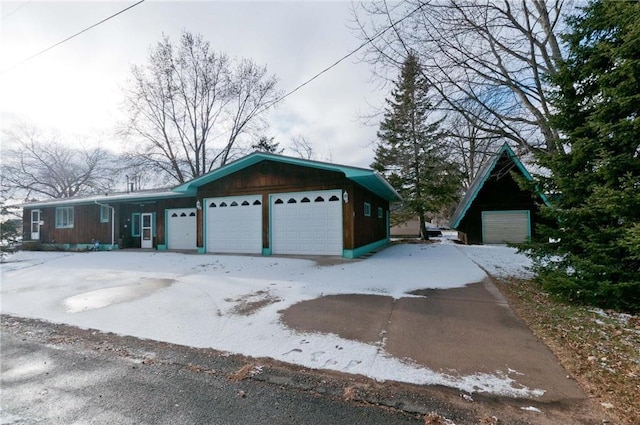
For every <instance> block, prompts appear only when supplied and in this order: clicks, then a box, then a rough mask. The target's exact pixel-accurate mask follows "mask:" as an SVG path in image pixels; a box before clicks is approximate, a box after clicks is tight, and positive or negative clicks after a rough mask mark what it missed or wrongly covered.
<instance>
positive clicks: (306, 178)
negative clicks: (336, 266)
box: [198, 161, 350, 249]
mask: <svg viewBox="0 0 640 425" xmlns="http://www.w3.org/2000/svg"><path fill="white" fill-rule="evenodd" d="M347 184H348V180H347V179H346V178H345V176H344V174H342V173H337V172H332V171H326V170H318V169H314V168H309V167H301V166H297V165H290V164H282V163H279V162H272V161H262V162H260V163H258V164H255V165H252V166H250V167H247V168H245V169H243V170H240V171H238V172H236V173H233V174H230V175H228V176H226V177H223V178H221V179H219V180H216V181H214V182H212V183H209V184H206V185H203V186H201V187H200V188H198V199H205V198H215V197H219V196H236V195H262V217H263V219H262V247H263V248H269V246H270V245H269V244H270V241H269V221H270V220H269V194H273V193H287V192H305V191H312V190H331V189H340V190H343V188H344V187H345V186H346V185H347ZM343 214H344V212H343ZM345 223H346V222H345ZM345 230H347V226H346V225H345V228H344V229H343V234H344V235H347V232H346V231H345ZM201 233H202V227H200V228H198V240H199V241H201V239H202V238H203V236H202V235H201ZM345 238H346V236H345ZM199 246H202V245H199ZM344 248H345V249H350V247H349V246H348V244H347V243H346V242H345V245H344Z"/></svg>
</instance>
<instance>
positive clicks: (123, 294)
mask: <svg viewBox="0 0 640 425" xmlns="http://www.w3.org/2000/svg"><path fill="white" fill-rule="evenodd" d="M526 264H527V262H526V260H525V259H523V258H520V257H519V254H517V253H515V250H513V249H511V248H507V247H462V246H457V245H454V244H452V243H447V241H446V240H444V241H443V242H442V243H434V244H405V245H400V244H398V245H393V246H392V247H389V248H387V249H384V250H382V251H381V252H379V253H377V254H375V255H374V256H372V257H370V258H368V259H366V260H355V261H348V260H336V261H335V262H333V264H330V265H323V266H320V265H318V264H317V263H316V262H315V261H312V260H310V259H299V258H287V257H255V256H233V255H192V254H182V253H171V252H136V251H126V252H125V251H111V252H90V253H68V252H28V251H22V252H18V253H15V254H12V255H11V256H9V257H8V258H7V259H6V260H5V262H4V263H2V264H1V268H0V271H1V273H2V286H1V295H2V299H1V311H2V313H8V314H14V315H17V316H22V317H33V318H39V319H44V320H48V321H51V322H56V323H66V324H70V325H75V326H80V327H83V328H95V329H99V330H102V331H107V332H115V333H118V334H124V335H131V336H135V337H140V338H149V339H154V340H159V341H167V342H172V343H176V344H183V345H187V346H193V347H210V348H214V349H217V350H221V351H225V352H230V353H238V354H244V355H247V356H252V357H267V358H273V359H276V360H281V361H285V362H289V363H294V364H298V365H302V366H304V367H309V368H315V369H331V370H337V371H341V372H347V373H354V374H361V375H364V376H368V377H370V378H373V379H376V380H378V381H385V380H394V381H402V382H408V383H414V384H420V385H427V384H429V385H433V384H439V385H445V386H449V387H454V388H458V389H460V390H462V391H465V392H468V393H474V392H488V393H493V394H499V395H508V396H522V397H526V396H541V395H542V393H543V391H542V390H537V389H529V388H524V387H522V386H521V385H519V384H518V383H517V382H516V381H515V380H514V379H513V378H512V375H514V374H517V372H515V371H511V370H510V371H508V372H507V373H500V372H496V373H495V374H474V375H469V376H455V375H451V374H446V373H439V372H436V371H432V370H430V369H427V368H425V367H423V366H420V365H417V364H414V363H411V362H410V361H408V360H406V359H398V358H394V357H392V356H391V355H389V354H388V353H386V352H385V351H384V348H383V345H381V344H365V343H361V342H357V341H353V340H349V339H344V338H340V337H338V336H337V335H333V334H320V333H303V332H298V331H294V330H292V329H289V328H287V327H285V326H284V325H283V324H282V323H281V321H280V314H279V312H280V311H281V310H284V309H286V308H288V307H290V306H292V305H294V304H296V303H299V302H301V301H305V300H311V299H315V298H318V297H321V296H323V295H337V294H372V295H380V294H384V295H388V296H391V297H394V298H401V297H406V296H410V295H407V293H408V292H411V291H413V290H416V289H426V288H434V289H438V288H439V289H446V288H455V287H461V286H464V285H466V284H469V283H473V282H478V281H480V280H482V279H483V278H484V277H486V274H485V272H484V271H483V269H484V270H487V271H489V272H490V273H494V272H500V273H501V274H502V275H503V274H504V273H516V274H523V273H526V271H525V270H524V268H523V267H526ZM247 305H259V306H260V308H255V309H253V310H251V309H250V310H248V311H247V310H246V309H243V307H246V306H247Z"/></svg>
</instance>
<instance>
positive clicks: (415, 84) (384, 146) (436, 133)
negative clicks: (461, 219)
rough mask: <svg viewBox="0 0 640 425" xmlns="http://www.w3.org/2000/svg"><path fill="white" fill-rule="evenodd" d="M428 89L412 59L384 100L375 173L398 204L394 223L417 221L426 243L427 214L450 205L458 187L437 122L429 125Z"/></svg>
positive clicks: (413, 57)
mask: <svg viewBox="0 0 640 425" xmlns="http://www.w3.org/2000/svg"><path fill="white" fill-rule="evenodd" d="M429 89H430V86H429V84H428V82H427V81H426V79H425V78H424V75H423V73H422V70H421V68H420V63H419V62H418V59H417V57H416V56H415V55H413V54H409V56H408V57H407V59H406V60H405V61H404V63H403V65H402V69H401V71H400V77H399V81H397V82H396V84H395V87H394V89H393V90H392V92H391V97H390V98H388V99H387V109H386V111H385V114H384V118H383V120H382V122H381V123H380V130H379V131H378V139H379V141H378V145H377V147H376V153H375V158H374V163H373V164H372V165H371V166H372V167H373V168H374V169H375V170H377V171H379V172H381V173H382V174H384V175H385V176H386V177H387V179H388V180H389V182H390V183H391V185H392V186H393V187H394V188H395V189H396V190H397V191H398V192H399V193H400V195H401V196H402V198H403V200H404V201H403V203H402V207H401V208H400V209H399V210H398V211H397V212H396V215H395V216H394V221H395V222H402V221H406V220H407V219H409V218H412V217H415V216H417V217H418V219H419V221H420V231H421V234H422V237H423V238H425V239H428V235H427V230H426V224H425V223H426V220H427V217H428V215H429V214H433V213H438V212H440V211H441V210H442V208H443V207H444V206H445V205H447V204H450V203H452V202H455V200H456V198H457V195H458V189H459V186H460V179H459V172H458V171H457V167H455V166H454V165H453V164H452V163H450V162H449V161H448V160H447V156H446V151H445V149H444V148H443V147H444V143H443V142H444V134H443V132H441V131H440V123H441V122H442V119H440V120H433V118H432V116H431V115H432V113H433V105H432V104H431V101H430V96H429Z"/></svg>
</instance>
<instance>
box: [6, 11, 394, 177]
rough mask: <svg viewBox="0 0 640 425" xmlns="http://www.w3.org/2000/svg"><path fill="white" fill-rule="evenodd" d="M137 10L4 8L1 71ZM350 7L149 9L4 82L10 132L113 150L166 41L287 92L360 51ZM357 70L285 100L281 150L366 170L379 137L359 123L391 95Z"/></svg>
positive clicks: (276, 122) (279, 115)
mask: <svg viewBox="0 0 640 425" xmlns="http://www.w3.org/2000/svg"><path fill="white" fill-rule="evenodd" d="M133 3H134V1H131V2H121V1H115V2H89V1H85V2H57V1H56V2H53V1H48V2H38V1H28V0H27V1H20V2H5V1H2V3H1V4H0V8H1V10H0V14H1V16H2V21H1V22H0V25H1V35H2V42H1V47H0V71H1V70H6V69H7V68H10V67H12V66H13V65H15V64H16V63H19V62H21V61H22V60H24V59H25V58H27V57H29V56H31V55H33V54H35V53H37V52H39V51H41V50H43V49H45V48H47V47H49V46H51V45H53V44H55V43H57V42H59V41H61V40H63V39H65V38H66V37H69V36H71V35H73V34H75V33H76V32H78V31H80V30H82V29H84V28H87V27H89V26H91V25H93V24H95V23H97V22H99V21H100V20H102V19H104V18H106V17H108V16H110V15H112V14H114V13H116V12H118V11H120V10H121V9H124V8H125V7H127V6H128V5H131V4H133ZM350 7H351V4H350V2H345V1H323V2H319V1H295V2H294V1H287V2H271V1H252V2H248V1H234V2H231V1H194V2H177V1H174V2H167V1H153V0H147V1H146V2H145V3H142V4H140V5H138V6H136V7H134V8H132V9H131V10H129V11H127V12H125V13H123V14H121V15H119V16H117V17H116V18H114V19H112V20H109V21H107V22H106V23H104V24H102V25H99V26H97V27H96V28H93V29H92V30H90V31H88V32H86V33H84V34H81V35H79V36H78V37H76V38H74V39H72V40H70V41H68V42H66V43H63V44H61V45H60V46H58V47H55V48H54V49H52V50H50V51H48V52H46V53H44V54H42V55H39V56H37V57H36V58H34V59H32V60H29V61H28V62H26V63H23V64H22V65H19V66H17V67H15V68H13V69H11V70H9V71H5V72H3V73H2V74H0V102H1V103H0V107H1V108H2V111H1V112H2V126H3V127H5V128H6V127H10V126H11V125H13V123H14V122H15V121H16V120H22V121H28V122H31V123H33V124H35V125H37V126H39V127H42V128H50V129H56V130H59V131H61V132H62V133H63V134H73V135H94V136H95V137H94V138H99V139H101V140H102V144H103V146H105V147H107V146H111V147H113V148H115V147H117V146H118V145H119V141H118V140H117V139H116V137H115V136H114V135H113V130H114V128H115V125H116V123H117V122H118V120H121V119H122V116H121V115H120V114H121V112H120V103H121V102H122V98H123V96H122V89H121V88H122V87H123V86H124V84H125V81H126V79H127V77H128V76H129V73H130V66H131V65H132V64H142V63H144V62H145V61H146V57H147V54H148V52H149V47H150V46H152V45H154V44H155V43H156V42H158V41H159V40H160V38H161V37H162V34H163V33H165V34H167V35H168V36H169V37H170V38H171V39H172V40H174V41H177V40H178V37H179V35H180V32H181V31H182V30H183V29H186V30H188V31H190V32H194V33H200V34H202V35H203V36H204V38H205V39H206V40H208V41H209V42H210V43H211V44H212V47H213V48H214V50H216V51H222V52H225V53H227V54H228V55H229V56H237V57H247V58H251V59H253V60H254V61H256V62H257V63H258V64H262V65H267V66H268V69H269V72H270V73H274V74H276V75H277V76H278V77H279V79H280V83H279V88H280V89H281V90H284V91H289V90H291V89H293V88H295V87H297V86H298V85H299V84H301V83H303V82H304V81H306V80H307V79H309V78H311V77H312V76H314V75H315V74H317V73H318V72H320V71H321V70H323V69H324V68H326V67H327V66H329V65H331V64H332V63H334V62H335V61H336V60H338V59H340V58H341V57H343V56H344V55H345V54H347V53H349V52H350V51H351V50H353V49H355V48H356V47H358V46H359V45H360V44H361V41H360V40H358V39H357V38H356V37H355V35H354V33H353V32H352V31H351V30H350V29H349V28H348V26H349V23H350V17H351V15H350ZM357 59H358V57H357V55H356V56H353V57H352V58H350V59H347V60H346V61H344V62H342V63H340V64H339V65H338V66H336V67H335V68H333V69H332V70H330V71H329V72H327V73H325V74H323V75H322V76H321V77H319V78H318V79H316V80H315V81H313V82H312V83H310V84H309V85H307V86H306V87H304V88H302V89H301V90H299V91H298V92H296V93H294V94H293V95H291V96H290V97H288V98H287V99H286V100H285V101H284V102H283V103H281V104H280V105H279V107H278V108H277V109H276V110H275V111H273V112H271V113H270V114H269V116H268V121H269V123H270V130H269V134H270V135H271V136H275V138H276V141H277V142H280V145H281V146H287V145H289V144H290V139H291V138H292V137H294V136H304V137H305V138H306V139H307V140H308V141H309V142H310V143H311V145H312V146H313V147H314V150H315V152H316V153H317V158H316V159H319V160H329V159H330V160H331V161H333V162H336V163H341V164H348V165H355V166H365V167H368V166H369V164H370V163H371V162H372V160H373V146H372V145H371V142H372V141H374V140H375V133H376V130H377V128H376V126H367V125H365V124H364V123H363V121H362V119H360V118H359V117H360V116H362V115H365V114H369V113H371V112H372V107H371V105H374V106H381V105H382V103H383V99H384V98H385V97H386V95H387V94H388V93H387V92H388V90H389V89H388V88H386V89H381V88H380V86H379V84H377V83H375V82H372V81H370V75H371V74H370V71H369V68H368V66H367V65H366V64H363V63H358V61H357ZM72 139H73V138H72V137H70V138H69V140H72Z"/></svg>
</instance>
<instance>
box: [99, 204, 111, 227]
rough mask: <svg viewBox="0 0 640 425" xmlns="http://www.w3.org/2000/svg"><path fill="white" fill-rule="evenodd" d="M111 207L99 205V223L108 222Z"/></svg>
mask: <svg viewBox="0 0 640 425" xmlns="http://www.w3.org/2000/svg"><path fill="white" fill-rule="evenodd" d="M110 210H111V208H109V207H108V206H106V205H100V223H108V222H110V221H111V217H110V216H111V211H110Z"/></svg>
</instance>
